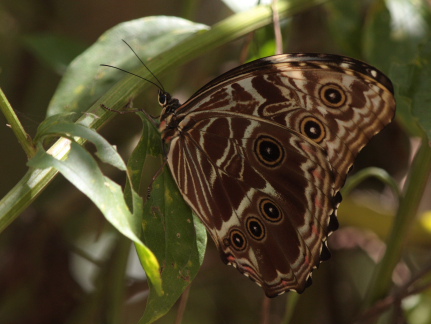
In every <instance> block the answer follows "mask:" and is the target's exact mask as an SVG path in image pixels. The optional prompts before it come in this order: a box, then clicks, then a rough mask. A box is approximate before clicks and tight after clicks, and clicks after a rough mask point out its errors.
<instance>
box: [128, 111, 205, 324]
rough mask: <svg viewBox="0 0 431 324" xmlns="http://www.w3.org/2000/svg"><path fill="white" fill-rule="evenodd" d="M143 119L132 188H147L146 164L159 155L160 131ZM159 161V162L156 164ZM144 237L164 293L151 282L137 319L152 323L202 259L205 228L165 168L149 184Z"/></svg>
mask: <svg viewBox="0 0 431 324" xmlns="http://www.w3.org/2000/svg"><path fill="white" fill-rule="evenodd" d="M143 121H144V130H143V135H142V138H141V140H140V142H139V143H138V145H137V147H136V149H135V150H134V152H133V154H132V156H131V157H130V160H129V164H128V167H129V169H130V170H131V174H132V181H133V182H134V188H137V189H138V188H139V189H138V190H139V191H140V192H146V190H145V191H144V189H147V187H146V186H145V185H144V184H143V182H141V180H142V179H143V178H144V177H145V174H144V171H143V170H146V169H147V168H146V165H148V162H151V161H159V162H160V157H161V156H162V147H161V141H160V134H159V133H158V130H157V129H156V128H155V127H154V125H153V124H152V123H150V122H148V121H147V120H145V119H143ZM159 165H160V164H159ZM142 227H143V230H144V231H143V241H144V242H145V244H146V245H147V246H148V247H149V248H150V249H151V250H152V251H153V252H154V254H155V255H156V257H157V259H158V260H159V263H160V265H161V277H162V284H163V291H164V294H163V295H158V294H157V293H155V291H154V289H152V288H154V287H153V284H152V282H151V283H150V287H151V289H150V295H149V298H148V302H147V307H146V309H145V313H144V315H143V317H142V319H141V320H140V323H152V322H153V321H155V320H156V319H158V318H160V317H161V316H163V315H164V314H166V313H167V312H168V311H169V309H170V308H171V307H172V306H173V305H174V303H175V302H176V301H177V300H178V298H179V297H180V296H181V294H182V293H183V291H184V289H185V288H186V287H187V286H188V285H189V284H190V283H191V281H192V280H193V278H194V277H195V276H196V274H197V273H198V271H199V268H200V266H201V265H202V262H203V257H204V254H205V247H206V238H207V236H206V230H205V227H204V226H203V225H202V223H201V222H200V221H199V220H198V219H197V218H194V217H193V216H192V212H191V210H190V208H189V207H188V205H187V204H186V203H185V201H184V199H183V198H182V197H181V194H180V193H179V191H178V188H177V186H176V184H175V181H174V180H173V178H172V176H171V174H170V172H169V170H168V168H165V169H164V170H163V171H162V173H160V174H159V175H158V177H157V178H156V179H155V181H154V182H153V184H152V190H151V196H150V198H149V199H148V201H147V202H146V204H145V206H144V218H143V223H142Z"/></svg>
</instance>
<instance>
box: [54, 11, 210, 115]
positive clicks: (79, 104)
mask: <svg viewBox="0 0 431 324" xmlns="http://www.w3.org/2000/svg"><path fill="white" fill-rule="evenodd" d="M206 29H208V27H207V26H205V25H202V24H196V23H193V22H190V21H188V20H185V19H181V18H177V17H166V16H158V17H145V18H140V19H136V20H132V21H128V22H124V23H121V24H119V25H117V26H115V27H113V28H112V29H110V30H108V31H107V32H105V33H104V34H103V35H102V36H100V37H99V39H98V40H97V42H96V43H94V44H93V45H92V46H91V47H90V48H88V49H87V50H86V51H85V52H84V53H82V54H81V55H80V56H78V57H77V58H76V59H75V60H73V62H72V63H71V64H70V66H69V67H68V69H67V72H66V73H65V75H64V77H63V79H62V80H61V82H60V85H59V86H58V88H57V91H56V92H55V94H54V96H53V98H52V99H51V102H50V104H49V107H48V111H47V114H48V115H49V116H52V115H55V114H58V113H63V112H65V111H69V112H70V111H84V110H86V109H87V108H88V107H89V106H90V105H92V104H93V103H94V102H95V101H96V100H97V99H99V98H100V96H101V95H102V94H104V93H105V92H106V91H108V90H109V89H110V88H111V87H112V86H113V85H114V84H115V83H116V82H118V80H120V79H121V78H123V77H124V73H122V72H120V71H116V70H113V69H109V68H106V67H100V64H102V63H103V64H110V65H114V66H118V67H121V68H123V69H126V70H129V71H131V70H134V69H136V68H138V67H140V66H142V64H141V63H140V62H139V60H138V59H137V58H136V57H135V56H134V54H133V52H132V51H131V50H130V49H129V48H128V47H127V46H125V44H124V43H123V42H121V40H122V39H123V40H125V41H127V42H128V43H129V44H130V45H131V46H132V47H133V49H134V50H135V51H136V52H137V53H139V56H140V57H142V58H144V59H149V58H152V57H157V55H159V54H160V53H162V52H165V51H169V50H170V49H171V48H172V47H174V46H175V45H177V44H178V43H180V42H182V41H183V40H184V39H186V38H187V37H189V36H190V35H192V34H194V33H197V32H198V31H202V30H206ZM136 81H137V80H136Z"/></svg>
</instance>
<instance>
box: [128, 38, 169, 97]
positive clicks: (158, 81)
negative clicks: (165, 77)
mask: <svg viewBox="0 0 431 324" xmlns="http://www.w3.org/2000/svg"><path fill="white" fill-rule="evenodd" d="M122 41H123V42H124V44H126V45H127V46H128V47H129V48H130V50H131V51H132V52H133V54H135V56H136V57H137V58H138V60H139V61H140V62H141V63H142V65H143V66H144V67H145V68H146V69H147V71H148V72H150V74H151V75H152V76H153V78H154V79H155V80H156V81H157V83H158V84H159V85H160V87H159V86H157V87H158V88H160V89H161V90H162V91H163V92H165V88H164V87H163V85H162V83H161V82H160V80H159V79H158V78H157V77H156V76H155V75H154V73H153V72H152V71H151V70H150V69H149V68H148V66H147V65H146V64H145V63H144V61H143V60H142V59H141V58H140V57H139V55H138V54H137V53H136V52H135V50H134V49H133V48H132V46H130V45H129V43H127V42H126V41H125V40H124V39H122ZM151 83H152V84H154V82H151Z"/></svg>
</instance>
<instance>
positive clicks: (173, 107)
mask: <svg viewBox="0 0 431 324" xmlns="http://www.w3.org/2000/svg"><path fill="white" fill-rule="evenodd" d="M159 104H160V106H161V107H162V108H163V110H162V113H161V115H160V127H159V130H160V132H161V133H162V134H163V135H162V138H163V139H164V140H165V141H166V139H167V138H170V137H171V136H172V134H171V133H172V131H174V130H175V129H176V128H177V126H178V123H179V122H180V120H178V118H177V116H176V111H177V109H178V107H180V106H181V104H180V102H179V100H178V99H176V98H172V96H171V95H170V94H169V93H168V92H166V91H164V90H162V89H159Z"/></svg>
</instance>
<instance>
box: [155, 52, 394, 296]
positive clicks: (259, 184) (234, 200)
mask: <svg viewBox="0 0 431 324" xmlns="http://www.w3.org/2000/svg"><path fill="white" fill-rule="evenodd" d="M158 97H159V103H160V105H161V106H162V113H161V117H160V127H159V130H160V132H161V134H162V140H163V142H164V143H165V144H166V145H167V146H168V153H167V163H168V165H169V168H170V170H171V173H172V175H173V177H174V179H175V181H176V183H177V185H178V188H179V190H180V191H181V194H182V196H183V197H184V199H185V200H186V202H187V203H188V204H189V205H190V207H191V208H192V209H193V211H194V213H195V214H197V215H198V216H199V218H200V219H201V221H202V222H203V224H204V225H205V226H206V228H207V231H208V233H209V234H210V235H211V237H212V239H213V241H214V242H215V244H216V246H217V249H218V251H219V252H220V256H221V259H222V260H223V262H225V263H226V264H228V265H232V266H234V267H235V268H237V269H238V270H239V271H240V272H241V273H242V274H244V275H245V276H247V277H249V278H250V279H252V280H253V281H255V282H256V283H257V284H258V285H259V286H261V287H262V288H263V290H264V292H265V294H266V295H267V296H268V297H275V296H277V295H280V294H283V293H284V292H286V291H289V290H293V291H297V292H299V293H301V292H302V291H303V290H304V289H305V288H306V287H308V286H309V285H310V284H311V275H312V271H313V270H314V269H315V268H317V267H318V265H319V263H320V262H322V261H324V260H327V259H328V258H329V256H330V253H329V250H328V248H327V243H326V242H327V238H328V236H329V235H330V234H331V233H332V232H333V231H334V230H336V229H337V228H338V221H337V216H336V212H337V208H338V205H339V204H340V202H341V194H340V189H341V188H342V186H343V184H344V182H345V180H346V176H347V174H348V172H349V170H350V168H351V166H352V164H353V162H354V160H355V157H356V156H357V154H358V153H359V151H360V150H361V149H362V148H363V147H364V146H365V145H366V144H367V142H368V141H369V140H370V139H371V138H372V137H373V136H374V135H376V134H377V133H379V132H380V131H381V130H382V129H383V128H384V127H385V126H386V125H387V124H389V123H390V122H391V121H392V119H393V118H394V115H395V107H396V104H395V99H394V91H393V86H392V83H391V81H390V80H389V79H388V78H387V77H386V76H385V75H384V74H383V73H382V72H380V71H379V70H377V69H376V68H374V67H372V66H370V65H368V64H366V63H363V62H360V61H358V60H355V59H352V58H348V57H343V56H338V55H330V54H282V55H275V56H270V57H266V58H261V59H258V60H256V61H253V62H250V63H247V64H244V65H241V66H239V67H237V68H234V69H233V70H231V71H228V72H226V73H224V74H222V75H221V76H219V77H217V78H216V79H214V80H213V81H211V82H209V83H208V84H207V85H205V86H204V87H202V88H201V89H200V90H198V91H197V92H196V93H195V94H194V95H193V96H192V97H191V98H190V99H189V100H187V101H186V102H185V103H184V104H180V102H179V101H178V100H177V99H175V98H172V97H171V95H170V94H169V93H167V92H166V91H164V90H163V89H162V88H159V96H158Z"/></svg>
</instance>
